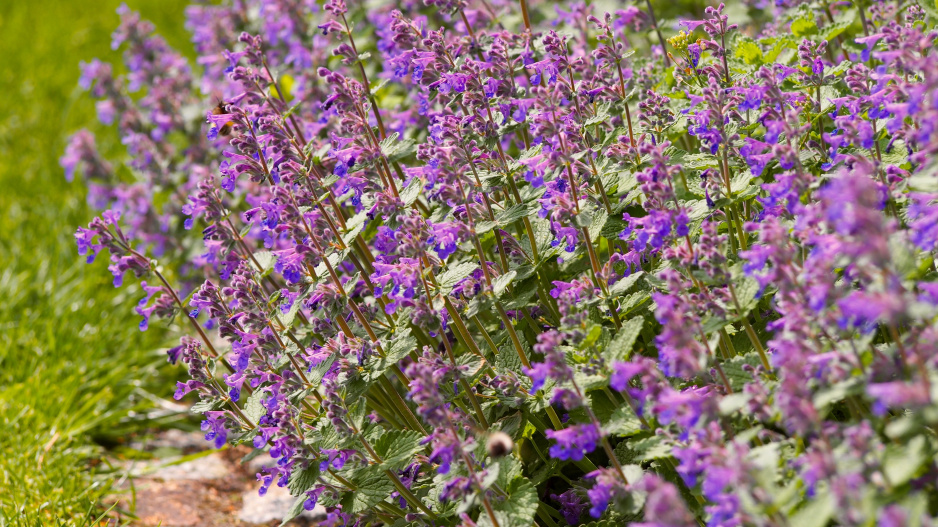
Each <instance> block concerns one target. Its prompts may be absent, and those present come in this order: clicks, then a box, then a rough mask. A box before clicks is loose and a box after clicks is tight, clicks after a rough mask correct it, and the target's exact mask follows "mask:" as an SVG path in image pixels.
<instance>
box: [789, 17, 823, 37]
mask: <svg viewBox="0 0 938 527" xmlns="http://www.w3.org/2000/svg"><path fill="white" fill-rule="evenodd" d="M817 31H818V29H817V22H815V21H814V19H813V18H798V19H795V20H794V21H792V23H791V33H792V34H793V35H795V36H796V37H799V38H800V37H804V36H807V35H813V34H815V33H817Z"/></svg>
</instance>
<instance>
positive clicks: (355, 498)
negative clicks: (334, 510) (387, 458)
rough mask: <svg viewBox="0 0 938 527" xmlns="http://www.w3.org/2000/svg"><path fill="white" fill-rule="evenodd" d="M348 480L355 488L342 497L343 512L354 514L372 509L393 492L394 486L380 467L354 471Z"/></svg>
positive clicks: (375, 466) (372, 466)
mask: <svg viewBox="0 0 938 527" xmlns="http://www.w3.org/2000/svg"><path fill="white" fill-rule="evenodd" d="M348 479H350V480H351V481H352V483H353V484H355V486H356V487H357V489H356V490H355V492H348V493H346V494H345V495H344V496H343V497H342V510H343V512H346V511H347V513H349V514H354V513H356V512H361V511H363V510H365V509H367V508H369V507H373V506H374V505H375V504H377V503H378V502H380V501H383V500H384V499H385V498H387V497H388V496H390V495H391V493H392V492H394V484H393V483H391V479H390V478H389V477H388V475H387V474H386V473H385V472H384V468H383V467H382V466H380V465H370V466H367V467H364V468H361V469H357V470H355V471H354V472H353V473H352V474H351V475H350V476H348Z"/></svg>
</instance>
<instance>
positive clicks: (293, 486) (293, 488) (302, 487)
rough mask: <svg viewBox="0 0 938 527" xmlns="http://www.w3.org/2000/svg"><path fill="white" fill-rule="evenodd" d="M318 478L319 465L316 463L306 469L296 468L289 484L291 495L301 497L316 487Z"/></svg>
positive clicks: (312, 462)
mask: <svg viewBox="0 0 938 527" xmlns="http://www.w3.org/2000/svg"><path fill="white" fill-rule="evenodd" d="M318 477H319V463H318V462H316V461H311V462H310V464H309V466H308V467H306V468H294V469H293V472H292V473H291V474H290V480H289V482H288V483H287V486H288V488H289V489H290V494H292V495H293V496H299V495H300V494H301V493H303V492H306V491H307V490H310V489H312V488H313V487H314V486H315V485H316V479H317V478H318Z"/></svg>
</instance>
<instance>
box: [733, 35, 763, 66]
mask: <svg viewBox="0 0 938 527" xmlns="http://www.w3.org/2000/svg"><path fill="white" fill-rule="evenodd" d="M736 58H739V59H742V60H743V62H745V63H746V64H749V65H750V66H752V65H756V64H762V48H760V47H759V45H758V44H756V43H755V42H753V41H751V40H740V41H739V43H737V45H736Z"/></svg>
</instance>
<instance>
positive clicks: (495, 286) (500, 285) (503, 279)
mask: <svg viewBox="0 0 938 527" xmlns="http://www.w3.org/2000/svg"><path fill="white" fill-rule="evenodd" d="M516 276H518V273H517V272H516V271H513V270H512V271H508V272H507V273H505V274H503V275H500V276H498V277H496V278H495V280H494V281H493V282H492V292H493V293H494V294H495V297H496V298H499V297H501V296H502V293H504V292H505V289H507V288H508V286H509V285H510V284H511V281H512V280H514V278H515V277H516Z"/></svg>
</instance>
